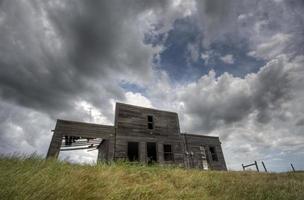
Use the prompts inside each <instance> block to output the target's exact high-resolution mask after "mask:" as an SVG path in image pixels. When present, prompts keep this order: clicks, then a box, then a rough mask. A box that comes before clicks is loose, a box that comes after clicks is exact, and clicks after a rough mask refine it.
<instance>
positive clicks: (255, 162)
mask: <svg viewBox="0 0 304 200" xmlns="http://www.w3.org/2000/svg"><path fill="white" fill-rule="evenodd" d="M254 164H255V166H256V169H257V171H258V172H260V170H259V167H258V163H257V161H254Z"/></svg>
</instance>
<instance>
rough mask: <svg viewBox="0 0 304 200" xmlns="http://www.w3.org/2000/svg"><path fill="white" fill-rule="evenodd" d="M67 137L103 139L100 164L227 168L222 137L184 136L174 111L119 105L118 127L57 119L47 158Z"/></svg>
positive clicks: (117, 104)
mask: <svg viewBox="0 0 304 200" xmlns="http://www.w3.org/2000/svg"><path fill="white" fill-rule="evenodd" d="M65 136H76V137H82V138H102V142H101V143H100V145H99V146H98V151H99V153H98V161H111V160H117V159H122V160H128V159H129V160H130V159H131V160H134V161H138V162H144V163H153V162H157V163H160V164H164V165H166V164H174V165H179V166H185V167H189V168H204V166H203V162H207V164H208V168H210V169H215V170H226V169H227V168H226V163H225V159H224V156H223V152H222V148H221V143H220V141H219V138H218V137H211V136H203V135H192V134H181V133H180V127H179V120H178V115H177V113H174V112H169V111H162V110H157V109H151V108H144V107H139V106H134V105H128V104H123V103H116V109H115V121H114V126H105V125H99V124H91V123H82V122H73V121H66V120H57V123H56V127H55V130H54V134H53V138H52V141H51V144H50V148H49V151H48V154H47V157H57V156H58V154H59V151H60V147H61V144H62V139H63V138H64V137H65ZM202 148H203V149H204V152H205V154H206V158H203V157H204V156H202ZM205 164H206V163H205Z"/></svg>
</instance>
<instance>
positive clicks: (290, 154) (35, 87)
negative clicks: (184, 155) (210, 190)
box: [0, 0, 304, 171]
mask: <svg viewBox="0 0 304 200" xmlns="http://www.w3.org/2000/svg"><path fill="white" fill-rule="evenodd" d="M115 102H124V103H129V104H134V105H139V106H146V107H151V108H157V109H164V110H170V111H173V112H177V113H178V114H179V120H180V126H181V131H182V132H186V133H192V134H203V135H212V136H219V137H220V140H221V142H222V148H223V152H224V156H225V160H226V163H227V166H228V168H229V169H231V170H240V169H241V164H242V163H244V164H248V163H252V162H253V161H255V160H256V161H258V163H259V164H260V162H261V161H264V162H265V164H266V166H267V168H268V170H270V171H288V170H291V168H290V163H293V165H294V167H295V168H296V169H302V170H304V159H303V157H304V106H303V103H304V1H302V0H265V1H260V0H185V1H182V0H168V1H166V0H155V1H148V0H146V1H143V0H111V1H110V0H104V1H99V0H98V1H97V0H87V1H81V0H66V1H61V0H45V1H39V0H0V153H1V154H5V155H7V154H14V153H19V154H31V153H36V154H39V155H42V156H45V155H46V152H47V150H48V147H49V143H50V140H51V137H52V132H51V130H52V129H54V127H55V123H56V119H66V120H77V121H83V122H92V123H98V124H107V125H111V124H113V120H114V109H115ZM96 155H97V152H96V151H93V152H86V151H81V152H73V153H61V154H60V159H65V160H69V161H72V162H91V161H92V160H94V159H96Z"/></svg>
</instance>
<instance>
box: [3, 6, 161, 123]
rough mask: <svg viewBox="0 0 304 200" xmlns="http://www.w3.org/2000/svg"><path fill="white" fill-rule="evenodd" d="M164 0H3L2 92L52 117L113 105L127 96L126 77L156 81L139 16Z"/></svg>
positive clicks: (134, 80)
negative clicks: (78, 107) (79, 106)
mask: <svg viewBox="0 0 304 200" xmlns="http://www.w3.org/2000/svg"><path fill="white" fill-rule="evenodd" d="M166 4H167V3H166V2H165V1H159V2H157V1H155V2H153V3H152V2H137V1H130V2H128V3H126V2H125V1H102V2H101V1H85V2H83V1H65V2H61V1H45V2H40V1H29V2H19V1H3V2H2V3H1V31H0V34H1V50H0V65H1V68H0V85H1V87H0V94H1V97H2V98H3V99H5V100H8V101H12V102H15V103H16V104H18V105H23V106H25V107H30V108H34V109H36V110H40V111H43V112H47V113H49V114H50V115H52V116H53V117H54V118H55V117H56V115H58V111H61V110H65V111H68V110H72V109H73V107H74V103H75V101H77V100H78V99H84V100H87V101H90V102H91V103H93V104H94V105H96V106H99V107H102V108H104V109H105V108H107V107H109V105H110V104H109V98H115V99H120V100H123V99H124V94H123V91H122V89H120V88H119V86H118V83H119V81H120V80H122V79H128V81H133V82H145V81H147V80H149V79H150V77H151V75H152V74H151V72H152V71H151V59H152V56H153V49H152V48H151V47H149V46H147V45H145V44H143V42H142V39H141V37H142V34H143V33H142V32H141V30H140V27H138V23H139V21H138V18H139V17H140V16H139V15H140V14H142V13H144V12H145V11H146V10H148V9H163V8H164V9H165V7H166Z"/></svg>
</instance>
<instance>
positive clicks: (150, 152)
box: [147, 142, 157, 164]
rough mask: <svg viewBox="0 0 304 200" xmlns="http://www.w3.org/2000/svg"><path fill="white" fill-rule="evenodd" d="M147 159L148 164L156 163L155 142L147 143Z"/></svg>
mask: <svg viewBox="0 0 304 200" xmlns="http://www.w3.org/2000/svg"><path fill="white" fill-rule="evenodd" d="M147 158H148V164H153V163H155V162H156V161H157V152H156V143H155V142H148V143H147Z"/></svg>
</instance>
